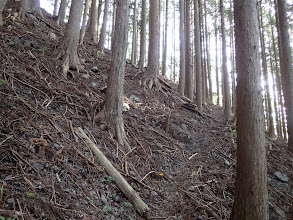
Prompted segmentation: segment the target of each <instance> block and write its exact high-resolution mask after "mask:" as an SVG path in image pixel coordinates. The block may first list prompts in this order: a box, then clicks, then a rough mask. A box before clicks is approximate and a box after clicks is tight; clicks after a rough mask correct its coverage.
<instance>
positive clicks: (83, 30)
mask: <svg viewBox="0 0 293 220" xmlns="http://www.w3.org/2000/svg"><path fill="white" fill-rule="evenodd" d="M88 9H89V0H85V5H84V10H83V18H82V26H81V30H80V44H83V38H84V35H85V29H86V21H87V20H86V18H87V13H88Z"/></svg>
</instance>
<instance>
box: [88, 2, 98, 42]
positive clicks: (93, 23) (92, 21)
mask: <svg viewBox="0 0 293 220" xmlns="http://www.w3.org/2000/svg"><path fill="white" fill-rule="evenodd" d="M98 3H99V0H92V4H91V10H90V17H89V37H90V39H91V40H93V42H94V43H98V19H97V17H98Z"/></svg>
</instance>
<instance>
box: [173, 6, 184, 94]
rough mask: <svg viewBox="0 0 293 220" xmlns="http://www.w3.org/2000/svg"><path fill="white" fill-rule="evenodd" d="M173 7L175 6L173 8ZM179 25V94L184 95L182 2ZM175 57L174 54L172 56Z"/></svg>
mask: <svg viewBox="0 0 293 220" xmlns="http://www.w3.org/2000/svg"><path fill="white" fill-rule="evenodd" d="M174 7H175V6H174ZM179 12H180V25H179V38H180V39H179V40H180V76H179V87H178V90H179V93H180V95H181V96H183V95H184V91H185V34H184V33H185V31H184V29H185V28H184V27H185V22H184V17H185V15H184V14H185V13H184V0H180V1H179ZM174 56H175V54H174Z"/></svg>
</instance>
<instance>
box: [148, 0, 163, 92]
mask: <svg viewBox="0 0 293 220" xmlns="http://www.w3.org/2000/svg"><path fill="white" fill-rule="evenodd" d="M159 15H160V1H158V0H150V16H149V17H150V18H149V19H150V22H149V24H150V27H149V30H150V31H149V32H150V33H149V53H148V68H147V72H146V77H147V78H146V79H145V80H144V86H147V87H148V88H149V89H152V88H154V89H155V90H160V89H161V86H160V84H159V81H158V74H159V34H160V23H159V22H158V21H159Z"/></svg>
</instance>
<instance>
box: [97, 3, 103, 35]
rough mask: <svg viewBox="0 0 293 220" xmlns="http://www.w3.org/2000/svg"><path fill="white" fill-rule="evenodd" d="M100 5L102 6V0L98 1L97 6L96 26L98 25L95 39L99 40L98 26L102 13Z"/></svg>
mask: <svg viewBox="0 0 293 220" xmlns="http://www.w3.org/2000/svg"><path fill="white" fill-rule="evenodd" d="M102 6H103V1H102V0H100V1H99V6H98V17H97V27H98V30H97V35H98V37H97V40H100V38H99V36H100V35H99V28H100V17H101V14H102Z"/></svg>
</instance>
